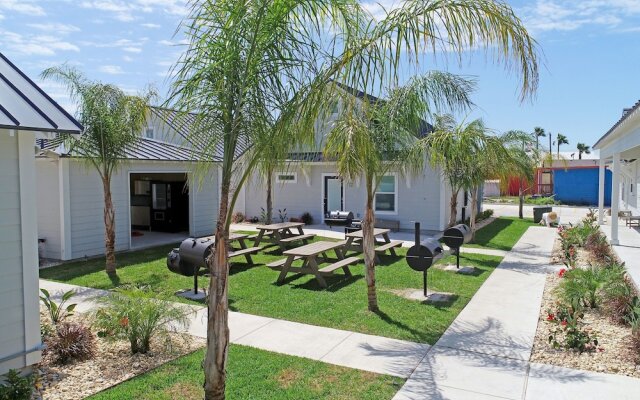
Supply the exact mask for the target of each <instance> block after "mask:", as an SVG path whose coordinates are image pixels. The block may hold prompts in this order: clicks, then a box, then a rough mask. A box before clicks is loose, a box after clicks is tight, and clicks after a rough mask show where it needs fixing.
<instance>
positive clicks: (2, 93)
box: [0, 53, 83, 134]
mask: <svg viewBox="0 0 640 400" xmlns="http://www.w3.org/2000/svg"><path fill="white" fill-rule="evenodd" d="M0 128H6V129H18V130H30V131H41V132H60V133H71V134H79V133H80V132H82V130H83V127H82V125H81V124H80V123H79V122H78V121H76V120H75V119H74V118H73V117H72V116H71V115H69V113H67V112H66V111H65V110H64V109H63V108H62V107H61V106H60V105H59V104H58V103H56V102H55V101H54V100H53V99H52V98H51V97H49V96H48V95H47V94H46V93H45V92H44V91H43V90H42V89H41V88H40V87H38V85H36V84H35V83H34V82H33V81H32V80H31V79H29V77H28V76H27V75H25V74H24V72H22V71H20V70H19V69H18V67H16V66H15V65H14V64H13V63H11V61H9V59H8V58H7V57H5V56H4V55H3V54H2V53H0Z"/></svg>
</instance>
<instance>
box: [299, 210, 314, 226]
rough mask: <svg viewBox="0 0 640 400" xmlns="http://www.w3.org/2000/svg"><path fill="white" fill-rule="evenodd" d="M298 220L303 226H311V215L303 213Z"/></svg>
mask: <svg viewBox="0 0 640 400" xmlns="http://www.w3.org/2000/svg"><path fill="white" fill-rule="evenodd" d="M300 220H301V221H302V222H304V224H305V225H313V215H311V214H310V213H308V212H305V213H304V214H302V215H301V216H300Z"/></svg>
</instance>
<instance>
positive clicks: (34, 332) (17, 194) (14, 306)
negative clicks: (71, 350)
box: [0, 129, 40, 375]
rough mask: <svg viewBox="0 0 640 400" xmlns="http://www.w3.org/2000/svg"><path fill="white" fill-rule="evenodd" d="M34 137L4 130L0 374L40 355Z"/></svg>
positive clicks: (0, 134) (0, 136)
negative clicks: (37, 349)
mask: <svg viewBox="0 0 640 400" xmlns="http://www.w3.org/2000/svg"><path fill="white" fill-rule="evenodd" d="M34 140H35V135H34V133H32V132H13V136H12V135H11V134H10V133H9V131H7V130H4V129H0V187H2V190H0V254H2V256H3V259H2V264H1V266H0V272H1V274H2V279H0V359H4V358H7V357H11V356H13V355H17V357H13V358H10V359H8V360H6V361H4V362H0V375H1V374H4V373H6V372H7V371H8V370H9V369H10V368H23V367H25V366H28V365H31V364H33V363H36V362H38V361H39V360H40V352H39V351H31V350H33V349H35V348H37V347H38V346H39V345H40V329H39V313H38V264H37V263H38V258H37V234H36V232H37V226H36V224H37V222H36V214H35V213H36V206H35V201H36V200H35V197H36V190H35V187H36V186H35V162H34V155H33V143H34Z"/></svg>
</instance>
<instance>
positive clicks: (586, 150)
mask: <svg viewBox="0 0 640 400" xmlns="http://www.w3.org/2000/svg"><path fill="white" fill-rule="evenodd" d="M576 147H577V149H578V159H579V160H582V154H583V153H584V154H591V146H587V145H586V144H584V143H578V145H577V146H576Z"/></svg>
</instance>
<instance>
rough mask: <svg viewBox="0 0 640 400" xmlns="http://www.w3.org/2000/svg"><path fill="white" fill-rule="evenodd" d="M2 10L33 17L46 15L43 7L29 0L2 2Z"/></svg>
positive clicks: (7, 0)
mask: <svg viewBox="0 0 640 400" xmlns="http://www.w3.org/2000/svg"><path fill="white" fill-rule="evenodd" d="M0 10H7V11H15V12H18V13H20V14H28V15H31V16H43V15H46V13H45V12H44V9H43V8H42V7H40V6H39V5H37V4H34V3H33V2H31V1H28V0H0Z"/></svg>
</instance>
